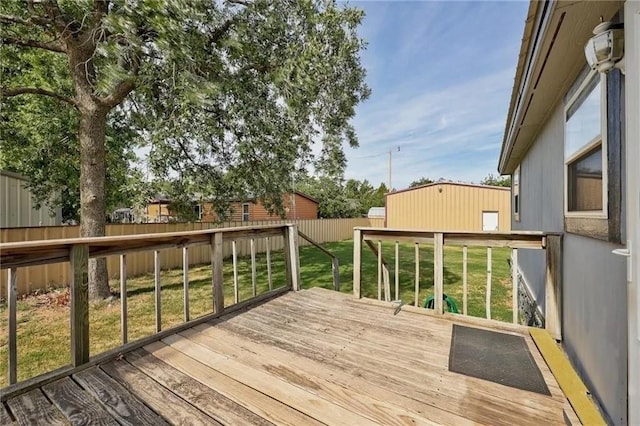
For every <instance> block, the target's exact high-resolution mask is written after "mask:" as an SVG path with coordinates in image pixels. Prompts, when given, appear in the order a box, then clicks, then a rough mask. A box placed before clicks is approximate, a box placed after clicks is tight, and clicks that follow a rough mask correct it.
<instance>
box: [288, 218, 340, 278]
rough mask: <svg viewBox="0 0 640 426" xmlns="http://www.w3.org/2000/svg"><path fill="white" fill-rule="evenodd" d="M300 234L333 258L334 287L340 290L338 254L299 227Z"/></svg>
mask: <svg viewBox="0 0 640 426" xmlns="http://www.w3.org/2000/svg"><path fill="white" fill-rule="evenodd" d="M298 236H299V237H300V238H302V239H303V240H305V241H307V242H308V243H309V244H311V245H312V246H314V247H315V248H317V249H318V250H320V251H321V252H322V253H324V254H325V255H327V256H328V257H329V258H330V259H331V271H332V273H333V289H334V290H335V291H340V260H339V259H338V256H336V255H335V254H333V253H331V252H330V251H329V250H327V249H326V248H324V247H322V246H321V245H320V243H318V242H317V241H315V240H313V239H312V238H311V237H309V236H308V235H307V234H305V233H304V232H302V231H300V230H299V229H298Z"/></svg>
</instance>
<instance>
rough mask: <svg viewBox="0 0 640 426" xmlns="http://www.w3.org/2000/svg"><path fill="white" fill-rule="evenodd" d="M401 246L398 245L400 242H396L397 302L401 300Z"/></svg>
mask: <svg viewBox="0 0 640 426" xmlns="http://www.w3.org/2000/svg"><path fill="white" fill-rule="evenodd" d="M399 247H400V244H398V241H396V247H395V248H396V252H395V256H396V259H395V260H396V262H395V271H394V272H395V287H396V288H395V290H396V297H395V300H400V249H399Z"/></svg>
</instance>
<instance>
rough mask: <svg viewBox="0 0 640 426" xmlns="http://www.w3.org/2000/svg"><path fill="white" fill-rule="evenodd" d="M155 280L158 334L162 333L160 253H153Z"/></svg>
mask: <svg viewBox="0 0 640 426" xmlns="http://www.w3.org/2000/svg"><path fill="white" fill-rule="evenodd" d="M153 279H154V284H155V301H156V333H159V332H160V331H162V284H161V283H160V251H159V250H154V252H153Z"/></svg>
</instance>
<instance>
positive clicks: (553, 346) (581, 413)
mask: <svg viewBox="0 0 640 426" xmlns="http://www.w3.org/2000/svg"><path fill="white" fill-rule="evenodd" d="M529 334H530V335H531V338H532V339H533V341H534V342H535V344H536V346H537V347H538V350H539V351H540V353H541V354H542V357H543V358H544V360H545V361H546V363H547V365H548V366H549V368H550V369H551V372H552V373H553V375H554V377H555V378H556V380H557V381H558V385H560V389H562V392H564V394H565V396H566V397H567V399H568V400H569V403H570V404H571V407H573V410H574V411H575V413H576V414H577V416H578V418H579V419H580V421H581V422H582V424H583V425H606V424H607V423H606V422H605V421H604V419H603V418H602V415H601V414H600V411H598V409H597V408H596V406H595V404H594V403H593V401H592V400H591V399H590V398H589V396H588V389H587V387H586V386H585V385H584V383H583V382H582V380H581V379H580V377H579V376H578V374H577V373H576V372H575V370H574V369H573V367H572V366H571V364H570V363H569V360H568V359H567V357H566V356H565V355H564V353H562V351H561V350H560V348H559V347H558V345H557V343H556V341H555V340H553V338H552V337H551V335H550V334H549V333H548V332H547V331H546V330H543V329H540V328H534V327H530V328H529Z"/></svg>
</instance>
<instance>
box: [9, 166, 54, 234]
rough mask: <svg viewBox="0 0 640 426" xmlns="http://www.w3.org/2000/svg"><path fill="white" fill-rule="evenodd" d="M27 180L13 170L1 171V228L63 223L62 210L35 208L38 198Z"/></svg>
mask: <svg viewBox="0 0 640 426" xmlns="http://www.w3.org/2000/svg"><path fill="white" fill-rule="evenodd" d="M27 182H28V181H27V180H26V179H25V178H24V177H22V176H20V175H18V174H16V173H11V172H5V171H0V228H16V227H24V226H56V225H60V224H62V210H61V209H60V208H59V207H58V208H55V209H54V211H53V214H52V213H51V212H50V210H49V207H47V206H41V207H40V208H39V209H36V208H35V204H36V200H35V198H34V196H33V194H31V191H29V189H28V188H27V187H26V184H27Z"/></svg>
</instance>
